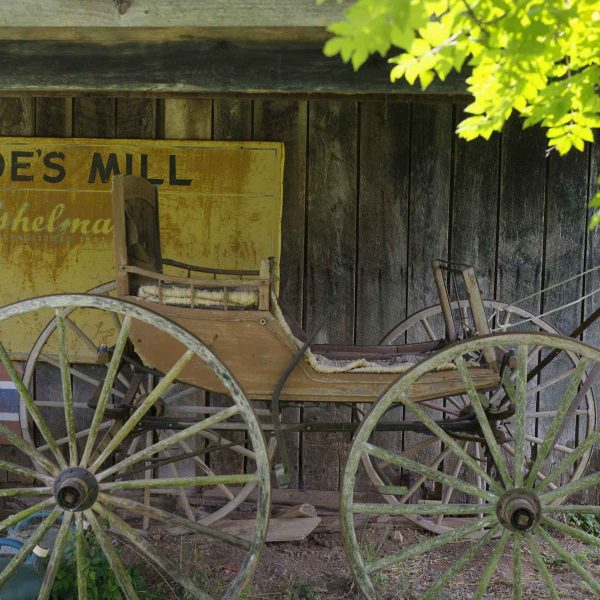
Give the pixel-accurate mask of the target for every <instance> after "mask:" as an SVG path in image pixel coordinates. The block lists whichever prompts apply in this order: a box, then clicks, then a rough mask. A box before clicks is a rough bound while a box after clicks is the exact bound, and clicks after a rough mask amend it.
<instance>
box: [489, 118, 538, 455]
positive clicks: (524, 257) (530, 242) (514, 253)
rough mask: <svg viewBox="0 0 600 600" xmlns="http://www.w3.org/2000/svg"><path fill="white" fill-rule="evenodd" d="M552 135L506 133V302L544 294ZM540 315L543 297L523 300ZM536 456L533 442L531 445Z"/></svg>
mask: <svg viewBox="0 0 600 600" xmlns="http://www.w3.org/2000/svg"><path fill="white" fill-rule="evenodd" d="M545 152H546V139H545V137H544V132H543V131H541V130H539V129H537V128H530V129H525V130H524V129H522V123H521V121H520V120H519V119H516V118H515V119H511V120H510V121H509V122H508V123H507V124H506V127H505V129H504V132H503V135H502V157H501V164H500V207H499V225H498V228H499V234H498V265H497V278H496V297H497V298H498V299H499V300H502V301H504V302H509V303H512V302H515V301H516V300H518V299H520V298H523V297H525V296H528V295H530V294H535V293H536V292H539V291H540V289H541V286H542V267H543V254H544V225H545V223H544V220H545V219H544V216H545V215H544V211H545V179H546V158H545ZM519 306H521V307H522V308H525V309H526V310H529V311H531V312H532V313H533V314H540V308H541V300H540V296H534V297H533V298H532V299H531V300H528V301H526V302H524V303H522V304H519ZM535 425H536V424H535V422H534V421H533V420H531V419H528V420H527V423H526V432H527V433H528V434H530V435H536V434H537V433H538V432H537V428H536V426H535ZM525 454H526V456H527V457H529V456H530V455H531V445H530V444H529V443H528V444H527V446H526V448H525Z"/></svg>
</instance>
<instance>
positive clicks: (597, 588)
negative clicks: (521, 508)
mask: <svg viewBox="0 0 600 600" xmlns="http://www.w3.org/2000/svg"><path fill="white" fill-rule="evenodd" d="M535 532H536V533H537V534H538V535H539V536H540V537H541V538H542V539H543V540H544V541H545V542H546V543H547V544H548V545H549V546H550V547H551V548H552V551H553V552H554V554H555V555H556V556H557V557H558V558H560V559H561V560H562V561H563V562H565V563H566V564H567V565H568V566H569V567H570V568H571V570H572V571H574V572H575V573H577V574H578V575H579V576H580V577H581V579H583V580H584V581H585V582H586V583H587V584H588V585H589V586H590V587H591V588H592V590H593V591H594V592H595V593H596V595H598V596H600V584H598V582H597V581H596V580H595V579H594V578H593V577H592V576H591V575H590V574H589V573H588V571H587V569H586V568H585V567H583V566H581V565H580V564H579V561H578V560H577V559H576V558H575V557H574V556H573V555H572V554H571V553H570V552H567V551H566V550H565V549H564V548H562V547H561V545H560V544H559V543H558V542H557V541H556V540H555V539H554V538H553V537H552V536H551V535H550V534H549V533H548V532H547V531H546V530H545V529H544V528H543V527H540V526H539V525H538V526H537V527H536V528H535Z"/></svg>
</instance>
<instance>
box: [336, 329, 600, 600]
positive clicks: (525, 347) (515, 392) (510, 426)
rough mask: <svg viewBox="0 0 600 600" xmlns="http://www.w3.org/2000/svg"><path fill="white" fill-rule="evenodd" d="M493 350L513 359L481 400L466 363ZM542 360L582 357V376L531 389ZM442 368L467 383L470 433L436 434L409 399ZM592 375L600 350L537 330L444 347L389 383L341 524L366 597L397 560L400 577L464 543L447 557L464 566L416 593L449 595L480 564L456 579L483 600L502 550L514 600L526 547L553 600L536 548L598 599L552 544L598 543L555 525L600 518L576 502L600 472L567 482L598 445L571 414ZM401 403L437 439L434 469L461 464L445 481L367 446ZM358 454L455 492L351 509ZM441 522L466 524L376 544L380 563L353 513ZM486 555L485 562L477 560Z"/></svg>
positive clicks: (371, 420) (372, 419) (570, 559)
mask: <svg viewBox="0 0 600 600" xmlns="http://www.w3.org/2000/svg"><path fill="white" fill-rule="evenodd" d="M490 348H491V349H494V350H495V351H496V352H497V355H498V356H499V357H500V356H502V353H503V352H505V351H506V350H510V351H512V355H511V356H512V358H510V360H508V361H505V362H504V367H505V368H504V372H503V374H502V380H501V382H500V383H499V385H498V387H497V388H495V389H493V390H490V391H488V392H486V393H482V392H481V391H480V392H477V391H476V390H475V387H474V384H473V381H472V379H471V376H470V374H469V370H468V367H467V365H469V364H470V365H473V364H474V362H475V361H478V360H479V359H480V358H481V356H482V354H483V351H484V350H486V349H490ZM501 351H502V352H501ZM538 353H541V354H542V355H543V356H548V355H549V353H554V354H555V355H556V358H555V360H557V361H558V362H559V363H561V359H562V358H564V356H565V355H573V356H575V357H576V359H577V367H576V368H574V369H573V368H570V367H569V368H566V369H564V372H563V376H562V377H560V378H557V377H555V378H553V380H549V381H548V382H547V384H548V385H546V386H545V387H543V388H541V387H540V386H539V385H537V386H535V385H533V384H534V383H535V382H532V381H529V382H528V371H529V366H530V364H531V362H532V359H533V357H534V356H536V355H537V354H538ZM504 356H507V355H506V354H504ZM535 360H537V358H536V359H535ZM450 363H451V364H450ZM442 366H444V368H448V367H451V368H454V369H457V370H458V371H459V373H460V375H461V378H462V380H463V382H464V387H465V391H466V393H467V395H468V398H469V401H470V403H471V407H472V411H473V413H472V414H473V425H474V427H473V428H472V429H471V431H470V432H463V433H458V432H456V431H455V432H452V431H451V430H450V429H449V428H448V426H447V424H444V425H442V426H440V425H439V424H438V423H436V422H435V420H434V419H432V418H431V416H430V415H429V414H428V412H427V411H426V410H425V409H424V408H423V407H422V406H421V405H420V404H419V403H415V402H413V401H412V400H411V387H412V386H413V385H415V384H416V383H418V382H419V380H421V378H422V377H424V376H425V375H427V374H432V373H434V372H438V370H439V369H440V367H442ZM599 374H600V351H598V350H596V349H594V348H592V347H590V346H587V345H585V344H583V343H581V342H579V341H577V340H574V339H571V338H564V337H559V336H553V335H548V334H535V333H521V334H496V335H489V336H484V337H480V338H473V339H472V340H468V341H464V342H459V343H457V344H454V345H452V346H449V347H447V348H446V349H444V350H442V351H441V352H439V353H438V354H436V355H434V356H432V357H430V358H428V359H427V360H425V361H423V362H422V363H420V364H418V365H417V366H415V367H413V368H412V369H411V370H410V371H408V372H407V373H406V374H405V375H403V376H402V377H400V378H399V379H398V380H397V382H396V383H394V384H393V385H392V386H390V388H389V389H388V390H387V391H386V392H385V393H384V394H383V396H382V397H381V399H380V400H379V401H378V402H377V404H375V405H374V407H373V409H372V411H371V412H370V413H369V415H368V416H367V417H366V418H365V420H364V421H363V423H362V425H361V427H360V429H359V431H358V432H357V435H356V437H355V439H354V442H353V445H352V448H351V451H350V455H349V458H348V463H347V465H346V468H345V472H344V479H343V490H342V502H341V515H342V517H341V518H342V527H343V535H344V545H345V549H346V553H347V555H348V559H349V561H350V564H351V567H352V570H353V572H354V575H355V577H356V579H357V581H358V582H359V584H360V587H361V589H362V591H363V593H364V594H365V596H366V597H367V598H369V599H375V598H377V592H376V586H375V584H374V581H376V579H377V577H376V574H378V573H381V572H382V571H383V570H385V569H386V568H388V567H391V566H393V565H396V564H399V563H404V568H405V572H410V561H411V560H412V559H413V558H415V557H421V559H422V555H423V554H425V553H428V552H433V551H436V550H438V549H441V548H442V547H444V546H446V545H447V544H454V543H460V542H461V541H463V542H464V541H465V540H467V539H469V542H468V543H467V544H466V545H465V547H463V548H460V549H454V548H453V549H452V554H453V556H459V558H458V560H456V562H455V563H454V564H453V565H452V566H451V567H450V568H449V569H448V570H446V571H445V572H443V573H435V572H434V571H435V570H434V569H432V570H431V572H430V573H429V580H428V581H427V580H426V581H421V582H420V583H419V585H420V586H422V587H421V589H419V590H418V591H419V593H420V594H421V596H420V597H422V598H434V597H436V598H437V597H439V596H438V595H437V594H439V593H443V592H444V591H447V587H448V585H449V584H450V582H451V581H452V579H453V578H455V577H456V576H457V575H458V574H459V573H460V572H461V571H462V569H463V568H465V567H466V566H467V565H469V564H470V563H471V562H472V561H476V562H477V561H479V562H478V564H477V566H476V567H474V568H471V569H470V570H469V571H468V573H466V574H464V575H463V576H461V589H463V590H464V589H468V588H469V586H470V585H472V586H473V588H475V590H474V595H473V597H474V598H478V599H480V598H483V597H484V595H485V592H486V589H487V587H488V585H489V583H490V580H491V578H492V577H493V574H494V572H495V570H496V568H497V566H498V563H499V560H500V558H501V556H502V553H503V551H504V550H505V549H507V548H511V547H512V564H513V575H512V581H513V598H522V597H523V585H524V582H523V563H522V552H523V549H524V548H527V549H528V550H529V552H530V554H531V556H532V558H533V560H534V563H535V566H536V568H537V570H538V572H539V576H540V578H541V581H542V584H543V585H544V586H545V588H546V589H547V591H548V593H549V595H550V597H551V598H558V597H559V596H558V593H557V591H556V587H555V583H554V581H553V578H552V576H551V574H550V573H549V572H548V569H547V567H546V564H545V562H544V560H543V559H542V557H541V550H543V551H546V550H547V551H548V552H549V553H550V554H554V555H555V556H556V558H557V560H558V561H559V562H564V563H565V565H566V566H567V567H568V568H569V569H571V570H572V571H574V572H575V573H576V574H577V575H578V576H579V577H581V579H583V581H585V582H586V583H587V584H588V586H590V587H591V588H592V590H593V591H594V593H595V594H597V595H598V594H600V582H599V581H598V580H597V579H596V578H595V577H594V576H593V575H592V574H591V573H590V572H588V569H586V568H585V567H584V566H582V565H581V564H580V561H579V560H578V559H577V558H576V557H575V556H574V555H573V554H571V553H570V552H568V551H567V550H565V549H563V548H562V547H561V545H560V543H559V542H558V541H557V539H556V536H557V532H559V534H558V535H560V536H566V537H567V538H570V545H571V546H572V543H571V542H573V541H575V542H576V541H581V542H583V543H585V544H593V545H594V546H599V545H600V542H599V541H598V539H597V538H596V537H594V536H591V535H588V534H586V533H583V532H582V531H581V530H579V529H576V528H574V527H571V526H570V525H567V524H565V523H564V519H563V520H561V518H560V517H561V515H565V513H580V514H590V515H597V514H599V513H600V507H597V506H589V505H585V504H584V505H580V504H574V503H575V502H581V501H583V502H585V500H586V498H585V497H583V496H582V494H584V493H585V492H586V490H589V489H590V488H592V487H593V486H597V485H598V484H600V475H599V474H598V473H594V474H592V475H588V476H585V477H582V478H580V479H574V478H573V473H574V472H575V471H576V470H577V469H578V468H579V465H580V464H581V463H582V461H583V460H584V457H585V456H586V454H587V453H588V452H589V451H590V450H592V449H594V447H595V446H596V444H598V442H600V430H594V431H592V432H590V433H589V434H588V435H587V436H585V437H584V436H580V432H579V431H577V428H576V411H577V409H578V408H580V406H581V405H582V403H583V402H584V401H585V400H584V397H585V394H586V391H587V388H588V387H589V386H590V385H592V384H593V383H594V382H595V381H596V380H597V377H598V375H599ZM511 375H514V377H511ZM534 388H537V389H536V391H535V393H536V395H537V398H538V405H537V410H538V412H544V413H545V415H546V417H545V423H544V425H545V426H544V429H543V431H542V430H540V431H538V432H536V433H537V436H539V437H540V438H541V443H540V444H530V443H528V441H527V440H528V435H529V432H530V429H529V426H530V421H529V419H528V414H527V412H528V406H529V400H528V394H529V393H530V392H531V391H532V389H534ZM499 392H501V393H499ZM507 401H508V402H507ZM396 403H398V404H400V405H403V406H404V409H405V411H406V418H407V419H413V420H415V421H418V422H420V423H421V424H422V425H423V426H424V428H426V429H427V430H428V431H429V432H430V434H431V436H432V438H433V439H437V440H438V441H439V442H440V443H441V444H442V446H443V448H444V450H443V451H442V453H443V455H442V456H441V460H442V461H444V462H449V463H451V464H453V465H459V466H458V468H454V469H453V471H452V472H447V471H446V470H444V469H441V468H440V462H441V461H440V456H438V457H437V458H436V459H435V460H434V461H423V460H420V458H419V456H418V455H416V456H415V455H410V454H409V455H407V453H406V452H402V451H394V450H390V449H387V448H383V447H382V446H381V445H380V444H378V443H377V441H373V438H372V435H373V433H374V431H375V429H376V427H377V425H378V424H379V423H380V422H382V421H385V415H386V413H388V411H389V410H390V409H391V408H393V406H394V405H395V404H396ZM565 437H566V438H567V440H566V441H565ZM473 438H476V439H480V440H482V442H483V443H484V445H485V447H486V452H485V454H484V456H482V457H477V456H475V455H474V454H473V453H472V452H471V451H470V450H469V447H468V443H469V440H470V439H473ZM505 439H512V440H513V441H514V443H513V448H514V451H513V452H507V446H506V444H504V443H503V441H504V440H505ZM559 441H560V443H559ZM365 454H367V455H370V456H373V457H377V458H379V459H381V460H384V461H385V462H387V463H388V464H393V465H396V466H397V467H398V468H399V469H400V470H402V472H404V473H407V474H412V475H413V476H415V477H417V478H419V479H422V480H423V481H424V482H429V483H433V484H436V485H439V486H441V487H442V488H443V489H444V490H451V493H450V494H449V495H444V497H443V500H442V502H440V503H437V504H433V505H432V504H429V503H425V504H422V503H420V504H408V503H397V504H387V503H384V502H378V503H356V502H354V499H353V496H354V486H355V481H356V474H357V470H358V468H359V465H360V462H361V458H362V457H363V455H365ZM477 479H479V480H482V481H483V482H485V486H481V485H477V484H476V483H474V481H476V480H477ZM561 502H568V504H561ZM440 514H442V515H446V516H451V517H453V518H454V519H455V520H456V521H460V520H461V519H464V520H462V524H458V525H455V527H454V528H453V529H451V530H448V531H446V532H445V533H443V534H441V535H439V536H438V537H435V538H432V539H425V540H423V541H415V542H414V543H409V544H407V545H405V546H404V547H403V548H402V549H401V550H398V549H397V548H396V549H390V547H389V545H386V544H380V546H379V547H380V548H381V553H380V554H379V555H378V556H373V555H369V556H367V555H365V553H364V552H363V550H362V549H361V547H360V545H359V543H358V539H359V536H357V532H356V528H355V520H354V517H355V515H392V516H417V517H419V518H424V519H433V518H435V516H436V515H440ZM465 517H466V518H465ZM474 538H475V539H474ZM509 542H511V545H509ZM462 552H464V553H462ZM461 553H462V554H461ZM482 558H484V559H485V560H484V561H483V563H482V562H481V561H482ZM407 564H408V566H407ZM471 566H472V565H471ZM473 573H480V574H481V578H480V580H479V581H478V582H472V581H470V580H469V577H470V576H472V575H473ZM469 574H470V575H469ZM434 575H435V576H434ZM510 579H511V578H510V577H509V580H510ZM504 580H506V576H505V577H504ZM415 591H417V590H415ZM527 597H531V595H528V596H527Z"/></svg>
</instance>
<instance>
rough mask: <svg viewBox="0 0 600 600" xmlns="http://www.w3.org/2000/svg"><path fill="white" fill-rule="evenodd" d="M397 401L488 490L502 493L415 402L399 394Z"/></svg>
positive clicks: (475, 462) (495, 482)
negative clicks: (460, 460)
mask: <svg viewBox="0 0 600 600" xmlns="http://www.w3.org/2000/svg"><path fill="white" fill-rule="evenodd" d="M399 400H400V402H401V403H402V404H404V406H406V407H407V408H408V409H409V410H411V411H412V412H413V413H414V414H415V415H416V416H417V417H419V419H420V420H421V422H422V423H423V424H424V425H425V426H426V427H427V428H428V429H429V431H431V432H432V433H433V434H434V435H435V436H436V437H437V438H438V439H440V440H441V441H442V442H444V444H446V446H448V447H450V448H451V449H452V450H453V451H454V453H455V454H456V455H457V456H459V457H460V458H462V459H463V460H464V461H465V464H466V465H468V466H469V468H470V469H471V470H472V471H473V472H474V473H475V474H477V475H479V476H480V477H481V478H482V479H483V480H484V481H486V482H487V483H488V484H489V486H490V488H491V489H492V490H493V491H495V492H498V493H502V488H501V487H500V485H498V482H497V481H495V480H494V479H493V478H492V477H490V475H488V473H486V472H485V471H484V470H483V469H482V468H481V466H480V465H479V464H478V463H477V461H476V460H475V459H474V458H473V457H472V456H470V455H469V454H468V453H467V452H465V451H464V450H463V449H462V446H461V445H460V444H458V443H457V442H456V440H454V439H453V438H451V437H450V436H449V435H448V434H447V433H446V432H445V431H444V430H443V429H442V428H441V427H440V426H439V425H438V424H437V423H436V422H435V421H434V420H433V419H432V418H431V417H430V416H429V415H428V414H427V412H426V411H424V410H423V409H422V408H421V407H420V406H419V405H418V404H417V403H416V402H413V401H412V400H410V399H409V398H408V396H407V395H406V394H401V395H400V397H399Z"/></svg>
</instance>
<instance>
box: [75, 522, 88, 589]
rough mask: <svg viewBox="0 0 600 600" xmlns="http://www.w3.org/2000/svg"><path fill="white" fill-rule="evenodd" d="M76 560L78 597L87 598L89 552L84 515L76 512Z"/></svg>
mask: <svg viewBox="0 0 600 600" xmlns="http://www.w3.org/2000/svg"><path fill="white" fill-rule="evenodd" d="M75 526H76V529H75V562H76V564H77V598H78V600H87V597H88V593H87V553H86V547H85V531H84V529H83V515H82V514H81V513H76V514H75Z"/></svg>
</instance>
